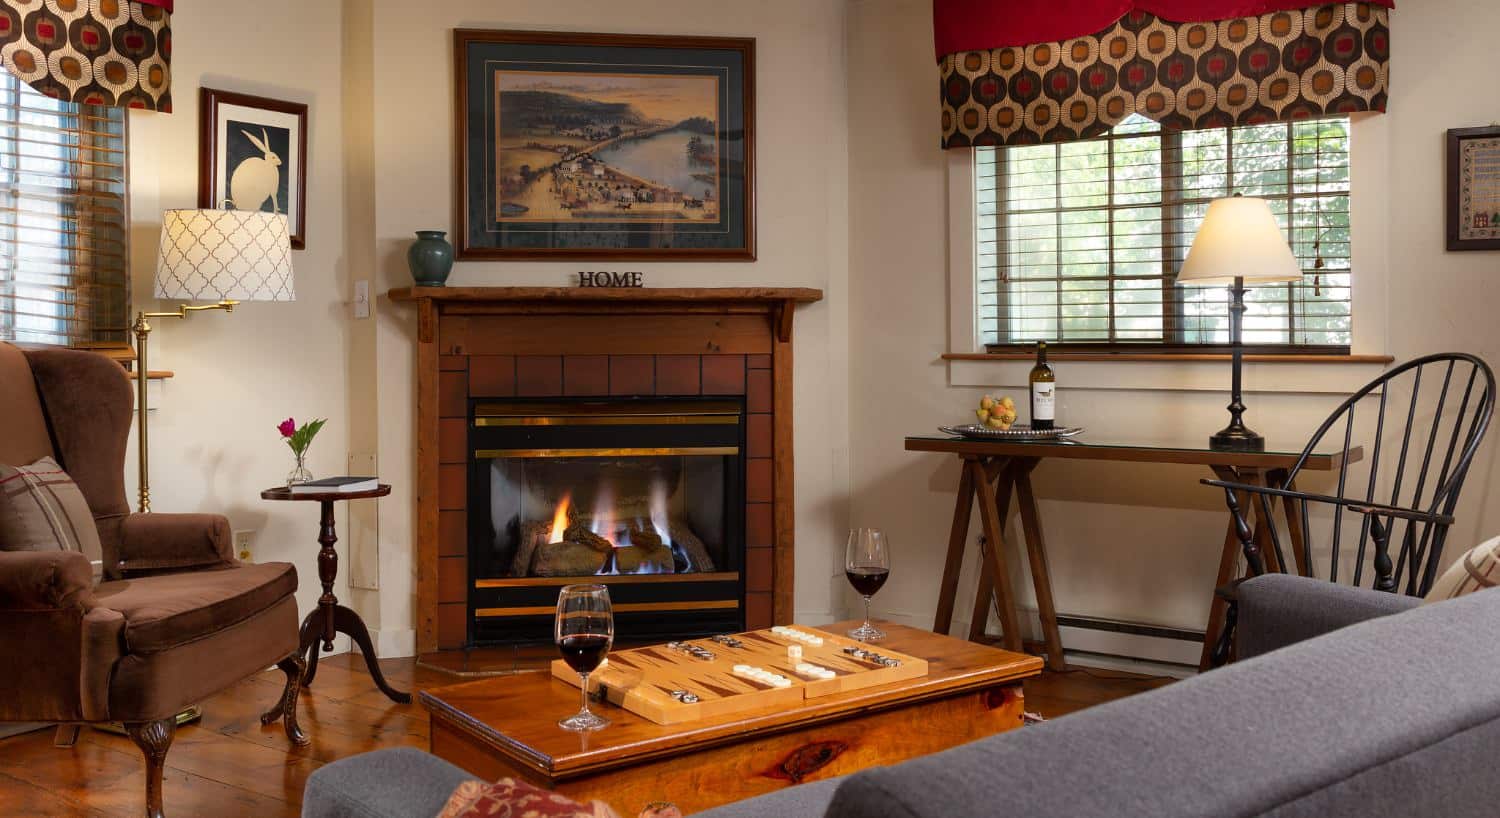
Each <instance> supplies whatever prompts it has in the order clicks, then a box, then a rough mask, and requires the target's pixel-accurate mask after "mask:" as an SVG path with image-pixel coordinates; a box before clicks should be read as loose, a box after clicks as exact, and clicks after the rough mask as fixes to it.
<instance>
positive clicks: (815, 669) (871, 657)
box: [552, 625, 927, 724]
mask: <svg viewBox="0 0 1500 818" xmlns="http://www.w3.org/2000/svg"><path fill="white" fill-rule="evenodd" d="M789 648H795V649H797V650H792V651H789V650H788V649H789ZM798 652H800V654H801V655H800V657H796V656H795V654H796V653H798ZM552 675H553V676H554V677H556V678H558V679H560V680H562V681H564V682H568V683H569V684H572V685H573V686H575V687H577V686H578V684H579V678H578V674H577V673H575V672H574V671H573V669H572V668H570V667H568V665H567V664H566V663H565V662H563V661H562V660H561V659H558V660H555V661H553V663H552ZM926 675H927V661H926V660H925V659H920V658H918V657H915V656H908V655H906V654H904V653H898V652H896V651H893V650H887V649H885V648H882V647H881V646H880V644H879V643H874V644H866V643H864V642H858V641H855V640H853V639H850V638H848V637H846V636H842V635H839V634H834V633H829V632H827V631H822V630H818V629H817V628H808V627H803V626H800V625H794V626H784V627H783V626H778V627H776V628H771V629H768V630H758V631H749V632H746V633H736V634H729V635H727V636H715V637H710V638H705V639H689V640H684V641H682V642H669V643H667V644H665V645H652V646H650V647H643V648H631V649H628V650H621V651H618V652H613V653H610V654H609V657H608V659H607V660H606V661H605V663H604V664H603V665H601V666H600V667H599V668H598V669H597V670H595V671H594V672H593V673H591V674H589V690H590V691H591V692H594V693H596V694H602V695H603V697H604V698H605V699H607V700H608V701H609V702H611V703H613V704H616V705H619V706H621V707H623V708H625V709H626V710H629V711H631V712H632V713H635V714H637V715H639V716H642V717H644V718H647V719H650V720H651V721H654V722H656V723H657V724H681V723H683V722H690V721H696V720H698V719H704V718H711V717H714V716H722V715H726V714H729V713H738V712H742V711H745V710H754V709H757V708H761V707H770V706H775V705H786V706H793V705H798V704H800V703H801V702H802V701H804V700H806V699H814V698H818V697H819V696H828V695H831V694H834V693H843V692H845V691H849V690H858V689H860V688H865V687H873V686H875V685H882V684H886V683H889V682H898V681H904V680H906V679H916V678H920V677H923V676H926Z"/></svg>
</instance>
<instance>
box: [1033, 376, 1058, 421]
mask: <svg viewBox="0 0 1500 818" xmlns="http://www.w3.org/2000/svg"><path fill="white" fill-rule="evenodd" d="M1056 398H1057V384H1055V383H1034V384H1032V385H1031V419H1032V420H1033V421H1037V420H1056V419H1057V406H1056V404H1057V401H1056Z"/></svg>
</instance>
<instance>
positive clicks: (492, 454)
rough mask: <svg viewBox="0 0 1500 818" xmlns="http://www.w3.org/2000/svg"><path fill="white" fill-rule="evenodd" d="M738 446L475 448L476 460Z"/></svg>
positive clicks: (701, 451) (713, 450) (711, 451)
mask: <svg viewBox="0 0 1500 818" xmlns="http://www.w3.org/2000/svg"><path fill="white" fill-rule="evenodd" d="M739 453H740V447H738V446H673V447H666V446H663V447H655V448H652V447H647V448H633V449H632V448H612V449H475V450H474V459H475V460H499V459H502V458H509V457H662V456H670V455H737V454H739Z"/></svg>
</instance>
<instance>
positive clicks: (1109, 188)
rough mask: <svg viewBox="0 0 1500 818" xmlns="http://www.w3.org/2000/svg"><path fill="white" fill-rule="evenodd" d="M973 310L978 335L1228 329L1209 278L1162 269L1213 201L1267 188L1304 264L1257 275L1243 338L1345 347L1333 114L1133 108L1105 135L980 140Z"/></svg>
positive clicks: (1073, 339)
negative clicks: (1139, 111)
mask: <svg viewBox="0 0 1500 818" xmlns="http://www.w3.org/2000/svg"><path fill="white" fill-rule="evenodd" d="M975 163H976V168H975V171H976V172H975V188H976V191H975V193H976V201H975V204H976V225H977V230H976V233H977V235H976V237H975V238H976V242H977V246H976V255H977V259H978V266H979V294H978V295H979V297H978V299H977V308H978V310H979V318H980V325H981V326H982V327H983V328H984V341H985V343H986V345H987V346H999V347H1004V346H1007V345H1015V344H1028V343H1032V342H1035V341H1037V340H1046V341H1048V342H1052V343H1062V344H1078V345H1080V346H1085V345H1087V346H1096V345H1109V346H1125V347H1128V346H1151V347H1162V348H1183V349H1186V350H1190V349H1193V348H1202V347H1211V346H1214V345H1223V344H1227V343H1228V340H1229V339H1228V328H1229V310H1228V295H1227V291H1226V289H1223V288H1179V287H1176V286H1175V285H1174V284H1173V280H1174V279H1175V277H1176V273H1177V269H1178V268H1179V267H1180V266H1181V265H1182V262H1183V260H1184V259H1185V258H1186V257H1187V252H1188V249H1189V247H1191V245H1192V241H1193V236H1194V234H1195V233H1196V232H1197V229H1198V225H1199V223H1200V222H1201V221H1202V219H1203V215H1204V213H1206V212H1207V210H1208V204H1209V202H1211V201H1212V200H1214V199H1216V198H1219V197H1223V196H1230V195H1233V194H1235V193H1243V194H1244V195H1246V196H1259V197H1262V198H1265V199H1268V200H1269V201H1270V203H1271V208H1272V210H1273V211H1275V213H1276V214H1277V218H1278V220H1280V221H1281V223H1282V226H1283V227H1284V228H1287V229H1288V238H1289V240H1290V242H1291V246H1292V250H1293V252H1294V253H1295V254H1296V255H1297V257H1298V259H1299V260H1300V261H1301V262H1302V266H1303V269H1304V271H1305V275H1304V276H1303V279H1302V280H1301V281H1299V282H1293V283H1291V284H1282V285H1273V286H1265V287H1256V288H1254V289H1252V290H1250V291H1249V293H1248V295H1247V297H1246V301H1247V305H1248V308H1249V309H1248V312H1247V313H1246V315H1245V344H1246V346H1248V347H1265V348H1266V349H1267V351H1273V352H1274V351H1291V350H1294V349H1306V348H1317V349H1323V350H1330V351H1331V350H1347V349H1348V346H1349V342H1350V323H1351V316H1350V297H1349V275H1350V269H1349V121H1348V119H1347V118H1334V119H1324V120H1316V121H1309V122H1296V123H1276V124H1270V125H1255V126H1245V127H1236V128H1222V129H1209V130H1198V131H1182V132H1163V131H1162V130H1161V128H1160V126H1158V125H1157V124H1156V123H1155V122H1152V121H1151V120H1149V119H1146V118H1144V117H1140V116H1134V117H1131V118H1130V119H1128V120H1126V121H1125V122H1123V123H1121V124H1120V125H1119V126H1118V127H1116V128H1115V129H1114V131H1112V132H1111V133H1110V134H1109V135H1107V136H1103V137H1099V138H1096V139H1089V140H1082V141H1077V142H1068V143H1061V144H1055V145H1035V146H1031V145H1028V146H1016V147H1009V148H980V149H978V150H977V151H976V158H975Z"/></svg>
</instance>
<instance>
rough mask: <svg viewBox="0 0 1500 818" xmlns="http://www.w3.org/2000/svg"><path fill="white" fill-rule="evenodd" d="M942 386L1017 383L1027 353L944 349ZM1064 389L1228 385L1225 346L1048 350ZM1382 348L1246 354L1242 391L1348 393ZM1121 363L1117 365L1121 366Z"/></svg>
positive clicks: (1369, 374) (1371, 369)
mask: <svg viewBox="0 0 1500 818" xmlns="http://www.w3.org/2000/svg"><path fill="white" fill-rule="evenodd" d="M941 357H942V360H943V362H944V363H945V364H946V365H947V367H948V383H949V385H950V386H956V387H957V386H972V387H984V388H997V387H1014V388H1022V389H1024V388H1025V386H1026V384H1027V380H1028V375H1029V374H1030V372H1031V366H1032V363H1033V361H1035V360H1036V356H1035V354H1034V353H1032V352H1024V353H1023V352H1014V353H1011V352H1001V353H985V352H976V353H954V352H950V353H946V354H943V355H942V356H941ZM1047 360H1048V362H1049V363H1051V364H1052V365H1053V367H1054V368H1055V369H1057V370H1058V380H1059V382H1061V383H1062V384H1063V386H1064V388H1067V389H1101V390H1135V391H1142V390H1148V391H1149V390H1167V391H1203V392H1223V391H1225V390H1226V389H1228V387H1229V362H1230V356H1229V355H1228V354H1227V353H1218V352H1213V353H1150V352H1131V353H1104V352H1071V353H1069V352H1058V353H1054V352H1050V351H1049V353H1048V355H1047ZM1392 361H1393V359H1392V358H1391V356H1389V355H1265V354H1256V355H1246V356H1245V369H1244V390H1245V391H1246V392H1247V393H1256V392H1288V393H1308V394H1336V395H1349V394H1352V393H1354V392H1356V391H1358V390H1359V389H1360V388H1361V387H1363V386H1364V385H1365V384H1367V383H1369V382H1370V381H1372V380H1374V379H1375V377H1376V376H1377V375H1379V374H1380V373H1381V372H1382V371H1383V370H1384V369H1385V368H1386V367H1387V366H1389V365H1390V364H1391V363H1392ZM1122 364H1123V366H1122Z"/></svg>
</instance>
